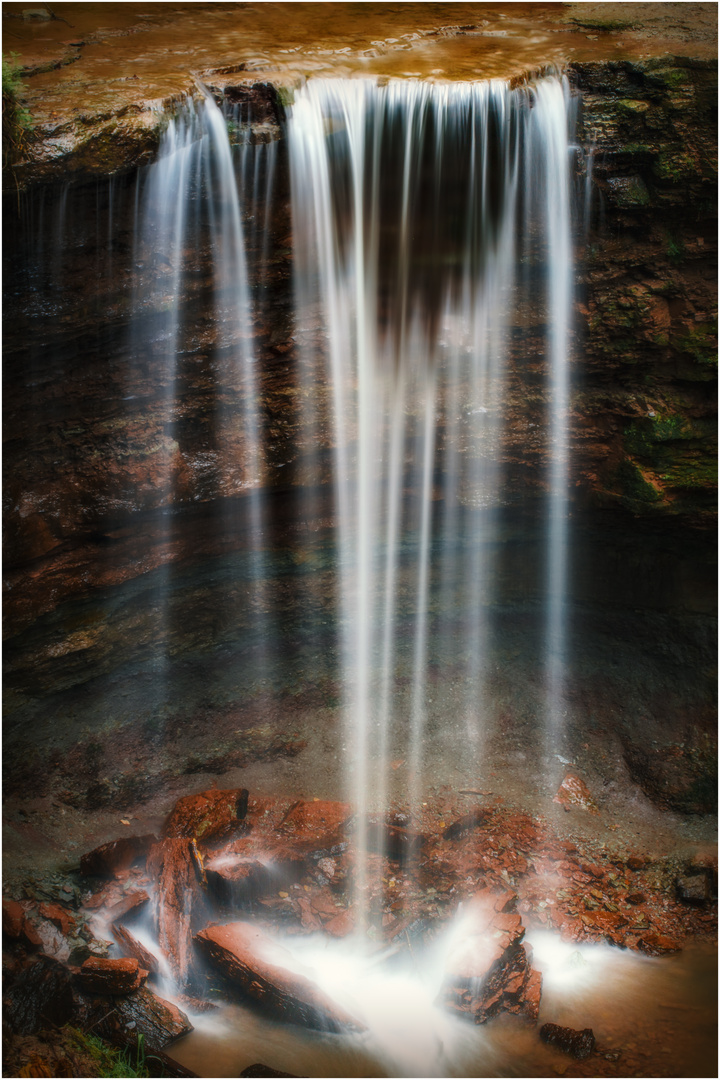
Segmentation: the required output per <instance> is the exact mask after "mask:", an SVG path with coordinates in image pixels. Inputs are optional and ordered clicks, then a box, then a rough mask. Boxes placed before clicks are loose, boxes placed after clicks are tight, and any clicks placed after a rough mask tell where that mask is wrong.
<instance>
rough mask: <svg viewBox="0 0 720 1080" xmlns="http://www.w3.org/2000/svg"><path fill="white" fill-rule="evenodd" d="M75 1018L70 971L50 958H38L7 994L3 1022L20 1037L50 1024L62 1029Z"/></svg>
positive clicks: (24, 971) (4, 1001)
mask: <svg viewBox="0 0 720 1080" xmlns="http://www.w3.org/2000/svg"><path fill="white" fill-rule="evenodd" d="M72 1015H73V992H72V981H71V976H70V972H69V971H68V969H67V968H66V967H65V966H64V964H61V963H60V962H59V961H58V960H54V959H53V958H52V957H50V956H38V957H37V958H36V959H34V960H33V961H32V963H30V964H28V965H27V967H25V968H23V970H22V971H21V972H20V974H19V975H18V977H17V979H16V980H15V981H14V982H13V983H12V985H11V986H10V987H9V988H8V989H7V990H6V991H5V992H4V993H3V1023H6V1024H8V1025H9V1027H10V1030H11V1031H13V1032H14V1033H15V1034H16V1035H32V1034H34V1033H35V1032H36V1031H38V1030H39V1029H40V1028H41V1027H47V1026H48V1023H50V1024H56V1025H58V1027H61V1026H62V1025H63V1024H66V1023H67V1022H68V1021H69V1020H70V1019H71V1017H72Z"/></svg>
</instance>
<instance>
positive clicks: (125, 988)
mask: <svg viewBox="0 0 720 1080" xmlns="http://www.w3.org/2000/svg"><path fill="white" fill-rule="evenodd" d="M147 977H148V972H147V971H145V970H143V969H142V968H141V967H140V966H139V964H138V962H137V960H136V959H135V958H134V957H125V956H123V957H117V958H113V959H111V958H109V957H105V956H91V957H89V958H88V959H87V960H86V961H85V962H84V963H83V965H82V967H81V969H80V975H79V976H78V978H79V982H80V985H81V986H82V988H83V990H86V991H88V992H89V993H92V994H112V995H115V994H130V993H132V992H133V990H139V989H140V987H141V986H142V985H143V983H144V982H145V980H146V979H147Z"/></svg>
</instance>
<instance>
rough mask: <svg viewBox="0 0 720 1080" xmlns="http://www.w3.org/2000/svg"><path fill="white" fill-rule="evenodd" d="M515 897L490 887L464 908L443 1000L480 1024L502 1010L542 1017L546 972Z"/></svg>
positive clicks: (446, 975)
mask: <svg viewBox="0 0 720 1080" xmlns="http://www.w3.org/2000/svg"><path fill="white" fill-rule="evenodd" d="M515 900H516V897H515V895H514V894H513V893H512V892H509V891H506V892H502V891H500V890H495V889H491V888H487V889H482V890H481V891H480V892H478V893H476V894H475V895H474V896H473V897H471V898H470V900H469V901H467V902H466V903H465V904H463V907H462V911H461V918H460V921H459V923H458V927H457V937H456V942H455V945H454V947H453V948H452V949H451V951H450V954H449V956H448V958H447V961H446V965H445V981H444V984H443V988H442V990H441V992H440V1000H442V1001H443V1002H444V1003H445V1005H446V1007H447V1008H449V1009H451V1010H452V1011H453V1012H457V1013H460V1014H465V1015H468V1016H470V1017H472V1019H473V1020H474V1021H475V1023H476V1024H484V1023H485V1022H486V1021H487V1020H489V1019H490V1018H491V1017H493V1016H496V1015H497V1014H498V1013H500V1012H510V1013H515V1014H517V1015H523V1016H525V1017H526V1018H527V1019H529V1020H533V1021H534V1020H537V1017H538V1011H539V1008H540V993H541V988H542V977H541V975H540V972H538V971H536V970H535V969H534V968H533V967H532V951H531V949H530V948H529V947H528V946H527V945H524V944H523V941H522V939H523V937H524V936H525V928H524V926H523V924H522V919H521V918H520V916H519V915H518V914H517V913H516V912H515V911H514V906H515Z"/></svg>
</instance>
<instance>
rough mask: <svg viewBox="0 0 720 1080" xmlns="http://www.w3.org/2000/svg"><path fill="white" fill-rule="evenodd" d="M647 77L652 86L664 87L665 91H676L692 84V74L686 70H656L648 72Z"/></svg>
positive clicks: (669, 68)
mask: <svg viewBox="0 0 720 1080" xmlns="http://www.w3.org/2000/svg"><path fill="white" fill-rule="evenodd" d="M645 77H646V79H647V81H648V82H649V83H650V85H651V86H658V87H662V89H663V90H676V89H677V88H678V87H680V86H685V85H686V84H687V83H689V82H690V73H689V72H688V71H686V70H685V69H684V68H674V67H672V68H671V67H668V68H655V70H653V71H648V72H647V74H646V76H645Z"/></svg>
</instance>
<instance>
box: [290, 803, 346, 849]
mask: <svg viewBox="0 0 720 1080" xmlns="http://www.w3.org/2000/svg"><path fill="white" fill-rule="evenodd" d="M351 816H352V815H351V811H350V806H349V805H348V804H347V803H340V802H324V801H320V800H318V801H317V802H315V801H313V802H300V803H298V804H297V805H296V806H293V807H292V808H291V809H290V811H289V812H288V813H287V814H286V815H285V818H284V820H283V822H282V824H281V825H280V827H279V830H278V831H279V832H280V833H281V834H282V835H283V836H285V837H287V838H288V839H289V840H290V841H291V843H292V845H293V847H295V848H296V849H297V850H299V851H302V852H306V853H309V852H317V851H329V850H331V849H332V848H334V847H336V846H337V845H338V844H341V843H342V842H343V840H344V839H345V830H346V828H347V825H348V822H349V821H350V818H351Z"/></svg>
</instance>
